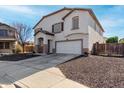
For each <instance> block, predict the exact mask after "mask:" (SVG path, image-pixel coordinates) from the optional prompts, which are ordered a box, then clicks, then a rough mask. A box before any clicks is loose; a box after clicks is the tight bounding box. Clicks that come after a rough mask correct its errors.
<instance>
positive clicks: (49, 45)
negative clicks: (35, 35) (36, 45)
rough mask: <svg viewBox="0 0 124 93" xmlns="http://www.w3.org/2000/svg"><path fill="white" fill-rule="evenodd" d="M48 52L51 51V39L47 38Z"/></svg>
mask: <svg viewBox="0 0 124 93" xmlns="http://www.w3.org/2000/svg"><path fill="white" fill-rule="evenodd" d="M48 53H52V40H48Z"/></svg>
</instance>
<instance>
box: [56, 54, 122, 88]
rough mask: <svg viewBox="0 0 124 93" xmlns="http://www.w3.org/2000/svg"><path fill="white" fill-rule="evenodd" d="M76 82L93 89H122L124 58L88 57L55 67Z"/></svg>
mask: <svg viewBox="0 0 124 93" xmlns="http://www.w3.org/2000/svg"><path fill="white" fill-rule="evenodd" d="M57 67H58V68H59V69H60V70H61V71H62V72H63V74H64V75H65V76H66V77H67V78H69V79H71V80H74V81H76V82H79V83H81V84H83V85H85V86H88V87H93V88H113V87H115V88H124V58H116V57H102V56H89V57H82V58H78V59H75V60H72V61H69V62H66V63H64V64H60V65H58V66H57Z"/></svg>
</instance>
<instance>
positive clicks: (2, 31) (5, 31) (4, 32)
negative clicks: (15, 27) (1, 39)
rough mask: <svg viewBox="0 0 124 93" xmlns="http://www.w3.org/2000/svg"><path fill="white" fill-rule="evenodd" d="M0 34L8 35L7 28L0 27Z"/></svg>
mask: <svg viewBox="0 0 124 93" xmlns="http://www.w3.org/2000/svg"><path fill="white" fill-rule="evenodd" d="M0 36H8V34H7V30H2V29H0Z"/></svg>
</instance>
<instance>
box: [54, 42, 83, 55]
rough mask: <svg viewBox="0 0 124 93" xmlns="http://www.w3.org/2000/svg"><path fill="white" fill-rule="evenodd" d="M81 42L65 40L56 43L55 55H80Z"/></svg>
mask: <svg viewBox="0 0 124 93" xmlns="http://www.w3.org/2000/svg"><path fill="white" fill-rule="evenodd" d="M82 46H83V41H82V40H65V41H57V42H56V53H64V54H82V48H83V47H82Z"/></svg>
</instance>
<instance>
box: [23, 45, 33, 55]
mask: <svg viewBox="0 0 124 93" xmlns="http://www.w3.org/2000/svg"><path fill="white" fill-rule="evenodd" d="M24 51H25V52H27V53H32V52H33V51H34V45H25V46H24Z"/></svg>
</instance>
